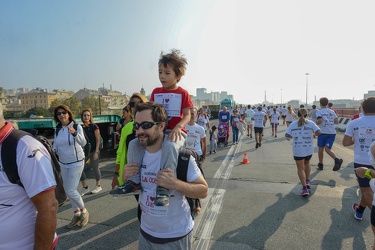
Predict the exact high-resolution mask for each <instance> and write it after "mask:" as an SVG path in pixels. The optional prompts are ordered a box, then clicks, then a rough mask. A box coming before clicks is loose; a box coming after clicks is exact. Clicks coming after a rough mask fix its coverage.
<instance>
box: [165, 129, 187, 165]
mask: <svg viewBox="0 0 375 250" xmlns="http://www.w3.org/2000/svg"><path fill="white" fill-rule="evenodd" d="M167 136H168V134H167V133H166V135H165V137H164V141H163V145H162V154H161V166H160V169H166V168H170V169H173V170H175V169H176V168H177V162H178V153H179V150H180V148H181V147H183V146H184V143H185V138H186V134H185V133H182V136H183V138H182V139H181V140H177V141H176V142H173V141H170V140H168V139H167Z"/></svg>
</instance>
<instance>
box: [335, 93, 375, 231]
mask: <svg viewBox="0 0 375 250" xmlns="http://www.w3.org/2000/svg"><path fill="white" fill-rule="evenodd" d="M362 109H363V113H364V116H362V117H360V118H358V119H355V120H353V121H351V122H350V123H348V125H347V127H346V131H345V136H344V139H343V140H342V144H343V145H344V146H346V147H347V146H351V145H353V144H354V170H356V169H358V168H361V167H365V168H366V169H374V167H373V163H372V162H371V158H370V157H369V153H370V151H371V150H370V148H371V144H372V143H373V142H374V141H375V97H368V98H366V99H365V100H363V102H362ZM356 176H357V181H358V184H359V188H360V190H361V192H360V193H361V200H360V202H359V204H357V203H355V204H354V205H353V206H352V207H353V209H354V211H355V212H354V218H356V219H357V220H362V217H363V213H364V210H365V209H366V207H368V208H369V209H370V210H373V209H372V203H373V199H372V198H373V192H372V190H371V188H370V180H369V179H367V178H360V176H359V175H356ZM374 216H375V214H374ZM374 220H375V217H374ZM371 222H373V219H372V220H371ZM373 226H375V221H374V224H373ZM374 229H375V228H374Z"/></svg>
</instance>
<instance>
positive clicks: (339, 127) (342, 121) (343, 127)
mask: <svg viewBox="0 0 375 250" xmlns="http://www.w3.org/2000/svg"><path fill="white" fill-rule="evenodd" d="M350 121H351V119H350V118H347V117H340V118H339V123H338V124H337V125H336V129H337V130H338V131H341V132H345V130H346V126H347V125H348V124H349V122H350Z"/></svg>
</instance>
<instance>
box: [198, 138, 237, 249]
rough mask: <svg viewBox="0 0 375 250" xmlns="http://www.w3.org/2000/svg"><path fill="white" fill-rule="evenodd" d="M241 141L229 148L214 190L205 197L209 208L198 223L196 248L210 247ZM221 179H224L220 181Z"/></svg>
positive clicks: (216, 176) (217, 174) (214, 179)
mask: <svg viewBox="0 0 375 250" xmlns="http://www.w3.org/2000/svg"><path fill="white" fill-rule="evenodd" d="M239 141H240V143H239V144H237V146H232V147H231V148H230V149H229V151H228V153H227V155H226V156H225V159H224V161H223V162H222V163H221V165H220V167H219V169H218V170H217V171H216V173H215V175H214V177H213V188H212V190H213V191H212V193H211V194H210V192H209V197H208V199H207V198H206V199H204V201H205V202H204V203H203V204H207V208H206V210H205V211H204V214H203V216H202V220H200V221H199V223H197V224H199V225H196V226H197V230H196V232H195V235H197V237H196V238H199V239H198V242H197V244H196V245H195V249H199V250H206V249H208V248H209V245H210V240H211V234H212V231H213V229H214V227H215V223H216V220H217V218H218V216H219V213H220V210H221V207H222V204H223V199H224V194H225V191H226V186H227V183H228V179H229V177H230V175H231V173H232V170H233V166H234V162H235V160H236V159H237V154H238V151H239V149H240V145H241V137H240V138H239ZM219 180H224V181H222V182H219ZM210 189H211V188H210ZM197 222H198V221H197Z"/></svg>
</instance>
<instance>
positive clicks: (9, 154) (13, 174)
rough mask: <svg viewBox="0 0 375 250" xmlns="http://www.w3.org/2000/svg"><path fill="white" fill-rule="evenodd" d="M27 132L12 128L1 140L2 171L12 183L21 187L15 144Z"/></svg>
mask: <svg viewBox="0 0 375 250" xmlns="http://www.w3.org/2000/svg"><path fill="white" fill-rule="evenodd" d="M25 135H30V134H29V133H27V132H25V131H22V130H17V129H13V130H12V132H11V133H10V134H9V136H8V137H7V138H6V139H5V140H4V141H3V144H2V147H1V161H2V163H3V168H4V171H5V173H6V175H7V177H8V179H9V181H10V182H11V183H13V184H18V185H20V186H21V187H23V185H22V183H21V180H20V176H19V175H18V167H17V145H18V141H19V140H20V139H21V138H22V137H23V136H25Z"/></svg>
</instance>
